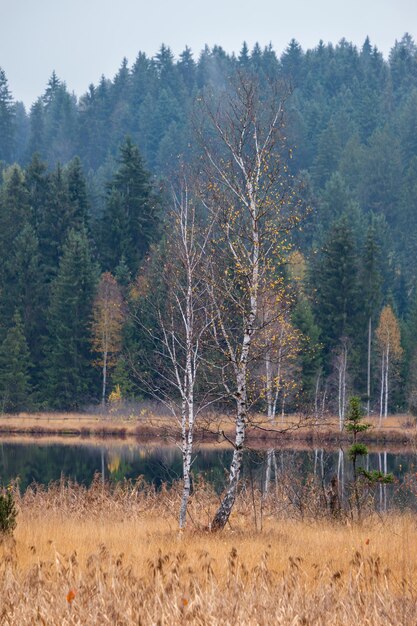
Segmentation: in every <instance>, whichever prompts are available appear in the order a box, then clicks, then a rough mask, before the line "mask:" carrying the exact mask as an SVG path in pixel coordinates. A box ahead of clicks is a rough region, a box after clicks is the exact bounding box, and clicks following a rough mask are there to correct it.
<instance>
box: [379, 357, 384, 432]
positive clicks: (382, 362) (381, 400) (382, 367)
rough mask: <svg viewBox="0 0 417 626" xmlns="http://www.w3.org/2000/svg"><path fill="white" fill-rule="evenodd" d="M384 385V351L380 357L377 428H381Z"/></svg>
mask: <svg viewBox="0 0 417 626" xmlns="http://www.w3.org/2000/svg"><path fill="white" fill-rule="evenodd" d="M384 383H385V350H382V356H381V393H380V398H379V426H382V415H383V412H384Z"/></svg>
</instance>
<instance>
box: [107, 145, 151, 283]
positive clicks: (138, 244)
mask: <svg viewBox="0 0 417 626" xmlns="http://www.w3.org/2000/svg"><path fill="white" fill-rule="evenodd" d="M156 232H157V201H156V197H155V194H154V192H153V189H152V184H151V178H150V174H149V173H148V172H147V171H146V170H145V168H144V165H143V162H142V158H141V156H140V154H139V150H138V149H137V147H136V146H135V145H134V144H133V143H132V141H131V140H130V139H129V138H128V139H126V141H125V143H124V144H123V145H122V146H121V148H120V158H119V168H118V170H117V172H116V173H115V175H114V177H113V180H112V181H111V183H110V184H109V185H108V194H107V202H106V208H105V212H104V215H103V218H102V222H101V252H102V260H103V266H104V268H105V269H106V270H109V271H111V272H113V273H114V272H115V271H116V268H117V266H118V265H119V263H120V261H121V259H122V257H124V260H125V263H126V265H127V267H128V269H129V271H130V272H131V274H132V275H133V276H134V275H135V274H136V272H137V270H138V267H139V263H140V261H141V260H142V259H143V257H144V255H145V254H146V252H147V251H148V249H149V246H150V244H151V242H152V241H153V240H154V239H155V236H156Z"/></svg>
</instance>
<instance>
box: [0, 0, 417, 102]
mask: <svg viewBox="0 0 417 626" xmlns="http://www.w3.org/2000/svg"><path fill="white" fill-rule="evenodd" d="M416 27H417V0H343V1H342V0H205V1H201V0H146V2H145V1H143V0H0V67H1V68H3V69H4V71H5V72H6V76H7V79H8V83H9V88H10V90H11V92H12V95H13V97H14V98H15V99H16V100H22V101H23V102H24V103H25V105H26V107H29V106H30V105H31V104H32V103H33V102H34V101H35V100H36V98H37V97H38V96H40V95H41V94H42V93H43V92H44V90H45V87H46V84H47V82H48V79H49V77H50V75H51V74H52V71H53V70H55V71H56V73H57V75H58V77H59V78H61V79H62V80H64V81H65V82H66V84H67V87H68V89H69V90H70V91H74V92H75V94H76V95H77V96H80V95H82V94H83V93H85V92H86V90H87V88H88V86H89V84H91V83H94V84H97V83H98V81H99V78H100V76H101V75H102V74H104V75H105V76H106V77H107V78H113V76H114V74H115V73H116V72H117V70H118V68H119V66H120V64H121V61H122V59H123V57H127V59H128V61H129V66H131V65H132V64H133V62H134V60H135V58H136V56H137V54H138V52H139V51H143V52H146V53H147V54H148V55H149V56H153V55H154V54H155V53H156V52H157V51H158V49H159V47H160V45H161V44H162V43H165V44H166V45H168V46H169V47H170V48H171V49H172V51H173V53H174V54H175V55H176V56H178V55H179V54H180V53H181V51H182V50H183V49H184V48H185V46H186V45H188V46H189V47H191V49H192V50H193V52H194V55H195V58H198V55H199V53H200V51H201V49H202V48H203V47H204V45H205V44H208V45H209V46H210V47H211V46H213V45H214V44H218V45H221V46H222V47H223V48H224V49H225V50H226V51H227V52H229V53H230V52H233V51H234V52H236V53H238V52H239V50H240V48H241V46H242V43H243V41H246V42H247V44H248V45H249V48H252V47H253V45H254V43H255V42H259V43H260V44H261V46H265V45H268V44H269V43H272V45H273V47H274V49H275V51H276V52H277V54H278V55H280V54H281V53H282V52H283V50H284V49H285V48H286V46H287V45H288V43H289V41H290V40H291V39H292V38H295V39H296V40H297V41H298V42H299V43H300V44H301V46H302V47H303V49H304V50H305V49H308V48H314V47H315V46H316V45H317V44H318V42H319V41H320V39H322V40H323V41H324V42H325V43H327V42H332V43H337V42H338V41H339V40H340V39H341V38H342V37H345V39H347V40H348V41H352V42H353V43H354V44H356V45H358V46H361V45H362V43H363V42H364V40H365V38H366V36H367V35H369V37H370V39H371V42H372V43H373V44H374V45H376V46H377V47H378V48H379V50H380V51H381V52H383V54H384V56H385V57H387V56H388V54H389V50H390V49H391V47H392V46H393V45H394V42H395V40H396V39H401V37H402V36H403V34H404V33H405V32H409V33H410V34H411V35H412V36H413V37H417V32H416V31H417V28H416Z"/></svg>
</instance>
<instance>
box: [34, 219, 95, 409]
mask: <svg viewBox="0 0 417 626" xmlns="http://www.w3.org/2000/svg"><path fill="white" fill-rule="evenodd" d="M96 280H97V271H96V268H95V266H94V265H93V263H92V260H91V256H90V251H89V246H88V241H87V236H86V233H85V231H81V232H76V231H74V230H71V231H70V232H69V235H68V240H67V242H66V244H65V246H64V250H63V255H62V259H61V262H60V265H59V271H58V274H57V276H56V278H55V280H54V281H53V284H52V295H51V304H50V308H49V350H48V355H47V359H46V371H45V374H46V376H45V391H46V399H47V401H48V403H50V405H52V406H55V407H56V408H66V409H69V408H76V407H79V406H81V405H82V403H84V402H86V401H87V400H88V399H91V398H93V397H96V392H95V389H93V387H92V384H93V373H92V367H91V361H92V353H91V333H90V326H91V312H92V303H93V298H94V291H95V286H96Z"/></svg>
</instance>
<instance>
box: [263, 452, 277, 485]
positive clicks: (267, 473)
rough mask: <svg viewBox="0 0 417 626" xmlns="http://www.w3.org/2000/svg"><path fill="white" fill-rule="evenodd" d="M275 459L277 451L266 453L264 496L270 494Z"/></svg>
mask: <svg viewBox="0 0 417 626" xmlns="http://www.w3.org/2000/svg"><path fill="white" fill-rule="evenodd" d="M274 457H275V450H274V449H273V448H271V449H269V450H268V451H267V453H266V470H265V484H264V495H266V494H267V493H268V492H269V485H270V483H271V476H272V465H273V463H274Z"/></svg>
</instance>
